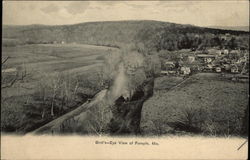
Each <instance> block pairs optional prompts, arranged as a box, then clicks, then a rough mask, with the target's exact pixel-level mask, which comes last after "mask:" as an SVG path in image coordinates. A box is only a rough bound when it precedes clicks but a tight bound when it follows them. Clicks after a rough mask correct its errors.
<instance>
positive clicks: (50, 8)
mask: <svg viewBox="0 0 250 160" xmlns="http://www.w3.org/2000/svg"><path fill="white" fill-rule="evenodd" d="M59 10H60V8H59V7H58V6H56V5H55V4H50V5H48V6H46V7H44V8H41V11H42V12H44V13H54V12H58V11H59Z"/></svg>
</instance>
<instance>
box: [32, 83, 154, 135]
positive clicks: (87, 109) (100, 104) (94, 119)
mask: <svg viewBox="0 0 250 160" xmlns="http://www.w3.org/2000/svg"><path fill="white" fill-rule="evenodd" d="M153 88H154V79H153V78H152V79H147V80H146V81H145V82H144V83H143V84H142V85H140V86H139V87H137V89H136V90H135V91H134V93H133V95H132V97H131V98H130V100H125V98H123V96H122V95H120V96H119V97H117V96H113V94H112V91H111V90H108V89H105V90H102V91H100V92H99V93H98V94H97V95H96V96H95V97H94V98H93V99H92V100H91V101H90V102H86V103H84V104H83V105H82V106H80V107H78V108H77V109H75V110H73V111H71V112H69V113H67V114H65V115H63V116H61V117H59V118H57V119H55V120H53V121H51V122H50V123H48V124H46V125H44V126H42V127H40V128H38V129H36V130H35V131H33V132H31V134H72V133H73V134H89V135H96V134H97V135H100V134H117V135H121V134H139V133H140V120H141V110H142V106H143V103H144V101H145V100H147V99H148V98H149V97H151V96H152V95H153Z"/></svg>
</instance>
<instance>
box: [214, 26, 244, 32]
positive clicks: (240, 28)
mask: <svg viewBox="0 0 250 160" xmlns="http://www.w3.org/2000/svg"><path fill="white" fill-rule="evenodd" d="M209 28H215V29H225V30H234V31H246V32H249V26H209Z"/></svg>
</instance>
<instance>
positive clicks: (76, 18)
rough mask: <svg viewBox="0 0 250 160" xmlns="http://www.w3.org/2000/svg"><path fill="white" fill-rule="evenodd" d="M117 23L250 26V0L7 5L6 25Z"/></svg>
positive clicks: (19, 3)
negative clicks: (158, 22) (133, 21)
mask: <svg viewBox="0 0 250 160" xmlns="http://www.w3.org/2000/svg"><path fill="white" fill-rule="evenodd" d="M117 20H158V21H166V22H173V23H180V24H192V25H197V26H249V1H248V0H235V1H234V0H229V1H226V0H221V1H190V0H189V1H187V0H186V1H19V2H18V1H8V2H7V1H4V2H3V24H11V25H29V24H45V25H62V24H76V23H83V22H91V21H117Z"/></svg>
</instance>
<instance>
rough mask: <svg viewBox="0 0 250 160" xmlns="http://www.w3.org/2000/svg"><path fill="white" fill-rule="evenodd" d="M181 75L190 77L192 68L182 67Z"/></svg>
mask: <svg viewBox="0 0 250 160" xmlns="http://www.w3.org/2000/svg"><path fill="white" fill-rule="evenodd" d="M181 73H182V74H184V75H189V74H190V73H191V69H190V67H181Z"/></svg>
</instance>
